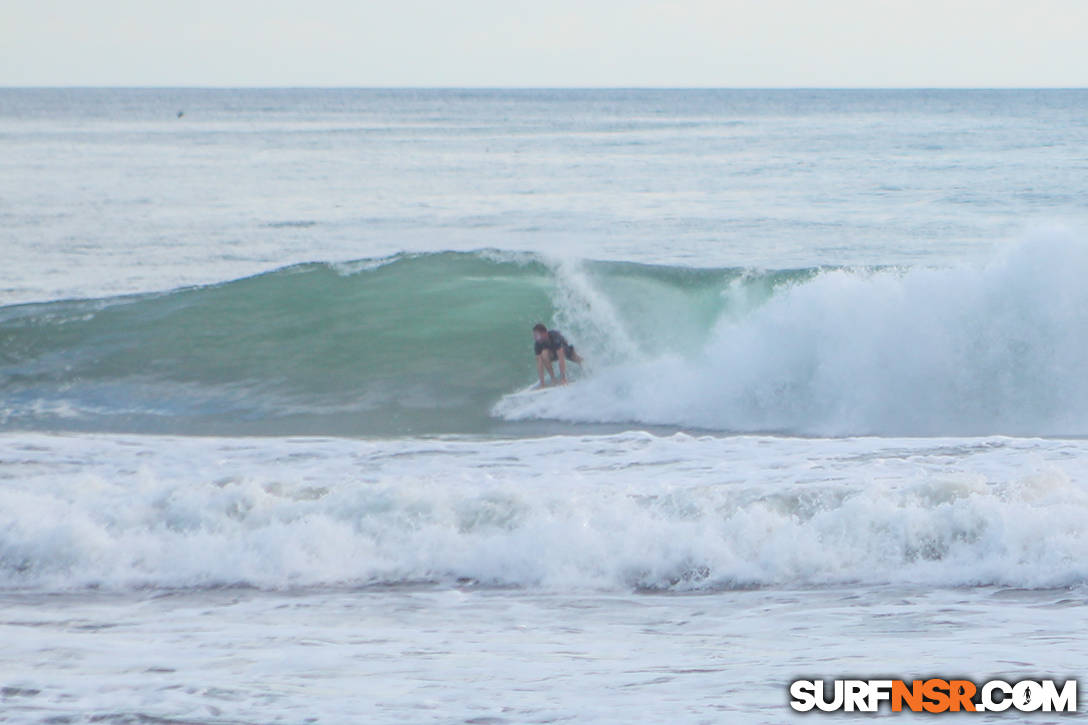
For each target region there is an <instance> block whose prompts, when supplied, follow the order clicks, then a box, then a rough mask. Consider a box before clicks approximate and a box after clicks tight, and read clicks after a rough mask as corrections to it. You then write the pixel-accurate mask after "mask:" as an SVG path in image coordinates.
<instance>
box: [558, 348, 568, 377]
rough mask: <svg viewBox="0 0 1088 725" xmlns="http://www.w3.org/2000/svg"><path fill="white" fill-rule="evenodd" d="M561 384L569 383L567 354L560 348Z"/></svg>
mask: <svg viewBox="0 0 1088 725" xmlns="http://www.w3.org/2000/svg"><path fill="white" fill-rule="evenodd" d="M558 354H559V382H561V383H565V382H567V353H566V352H565V351H564V350H563V348H559V352H558Z"/></svg>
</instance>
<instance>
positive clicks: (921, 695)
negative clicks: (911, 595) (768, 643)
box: [790, 678, 1077, 713]
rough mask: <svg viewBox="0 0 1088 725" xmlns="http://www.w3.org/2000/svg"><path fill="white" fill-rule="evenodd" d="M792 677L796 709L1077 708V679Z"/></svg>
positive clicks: (1064, 709)
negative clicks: (977, 680)
mask: <svg viewBox="0 0 1088 725" xmlns="http://www.w3.org/2000/svg"><path fill="white" fill-rule="evenodd" d="M826 685H827V683H825V682H824V681H823V680H794V681H793V682H792V683H790V707H792V708H793V709H794V710H796V711H797V712H810V711H813V710H817V711H821V712H836V711H843V712H877V711H879V710H880V708H881V705H884V704H887V706H888V707H890V709H891V711H892V712H902V711H904V710H907V711H910V712H929V713H942V712H1004V711H1006V710H1010V709H1011V710H1014V711H1017V712H1037V711H1038V712H1076V711H1077V681H1076V680H1066V681H1065V682H1063V683H1062V684H1061V685H1060V686H1059V685H1058V683H1057V681H1056V680H1020V681H1019V682H1006V681H1004V680H990V681H988V682H984V683H982V684H981V685H978V684H975V683H974V682H972V681H971V680H951V679H949V680H945V679H940V678H930V679H927V680H911V681H909V682H908V681H906V680H835V681H834V682H833V683H831V686H830V687H828V686H826Z"/></svg>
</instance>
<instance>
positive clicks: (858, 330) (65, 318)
mask: <svg viewBox="0 0 1088 725" xmlns="http://www.w3.org/2000/svg"><path fill="white" fill-rule="evenodd" d="M178 111H184V113H183V114H181V115H179V114H178ZM1085 111H1088V94H1086V93H1085V92H1083V91H1057V90H1055V91H1030V90H1025V91H621V90H615V91H561V90H553V91H518V90H510V91H503V90H494V91H407V90H406V91H397V90H355V91H353V90H324V91H319V90H265V91H251V90H199V89H190V90H169V89H161V90H157V89H145V90H109V89H99V90H89V89H53V90H45V89H5V90H0V151H2V152H0V158H2V159H3V162H0V163H2V168H3V169H4V171H3V173H2V174H0V199H2V201H0V222H2V223H0V247H2V249H3V252H4V258H5V262H6V264H4V265H2V266H0V632H2V637H3V642H4V644H5V647H4V648H3V653H2V654H0V704H2V711H0V719H2V720H4V721H5V722H19V723H22V722H26V723H44V722H66V723H83V722H88V723H89V722H106V723H136V722H162V723H243V722H247V723H248V722H252V723H258V722H259V723H269V722H301V721H311V722H329V723H339V722H374V723H383V722H390V723H392V722H398V723H399V722H434V723H521V722H555V721H574V722H616V723H621V722H622V723H630V722H658V721H661V720H665V719H668V720H674V721H678V722H684V723H688V722H690V723H701V722H726V723H781V722H792V721H794V720H797V721H801V720H803V719H805V716H800V715H797V714H794V713H793V712H792V711H791V710H790V708H789V706H788V695H787V690H788V684H789V682H790V681H792V680H794V679H797V678H813V677H815V678H820V677H823V678H827V679H833V678H841V677H873V678H880V677H895V678H899V677H901V678H904V679H908V680H909V679H912V678H915V677H928V676H963V677H967V678H969V679H972V680H975V681H976V682H978V681H984V680H988V679H993V678H1001V679H1006V680H1010V681H1015V680H1017V679H1023V678H1034V679H1038V678H1055V679H1059V680H1064V679H1065V678H1068V677H1079V676H1080V674H1081V672H1082V671H1083V670H1084V668H1085V665H1086V663H1088V646H1086V645H1085V642H1088V636H1086V635H1088V631H1085V622H1086V621H1088V618H1085V616H1084V612H1085V606H1086V605H1088V596H1086V593H1088V564H1086V563H1085V562H1086V561H1088V529H1086V527H1085V523H1084V522H1085V520H1086V515H1088V464H1086V461H1088V442H1086V438H1088V384H1086V383H1085V382H1084V375H1083V370H1084V361H1085V360H1086V359H1088V348H1086V344H1088V343H1085V341H1084V340H1085V336H1084V335H1083V334H1082V333H1083V331H1084V330H1085V329H1088V292H1086V291H1085V290H1086V287H1085V285H1084V280H1085V279H1088V215H1086V214H1085V209H1086V208H1088V187H1086V185H1085V182H1084V179H1085V178H1088V177H1086V176H1085V173H1084V172H1085V171H1088V159H1086V157H1085V155H1084V149H1085V148H1088V122H1086V121H1085V119H1086V118H1088V114H1086V113H1085ZM536 322H544V323H545V324H547V325H549V326H550V327H556V328H558V329H560V330H562V331H563V332H564V334H565V335H566V336H567V337H568V338H569V339H570V340H571V341H572V342H574V343H575V344H576V345H577V347H578V350H579V351H580V352H581V353H582V355H583V356H585V358H586V364H585V365H584V366H582V367H581V368H577V367H574V366H572V368H573V372H572V374H573V376H574V384H572V385H570V386H568V387H563V388H556V389H554V390H549V391H545V392H543V393H538V394H534V395H530V396H526V395H518V394H516V393H517V391H519V390H522V389H523V388H525V387H526V386H527V385H529V384H530V383H532V382H533V381H534V379H535V375H536V372H535V365H534V363H533V360H532V354H531V342H532V340H531V335H530V328H531V327H532V325H533V324H534V323H536ZM809 717H813V716H809ZM815 717H821V718H823V719H827V720H829V721H833V722H834V721H853V720H855V719H856V717H857V716H852V717H851V716H847V715H838V716H835V715H831V716H828V715H823V716H815ZM896 717H899V718H905V719H907V720H913V719H917V718H912V717H911V716H909V715H901V714H897V715H896ZM1016 717H1017V716H1016V715H1010V714H1008V713H1005V714H1001V713H990V714H988V715H982V716H975V718H974V719H975V720H977V721H979V722H999V721H1012V720H1013V719H1015V718H1016ZM1068 719H1070V718H1069V716H1063V717H1061V718H1058V717H1052V716H1049V715H1046V714H1041V713H1037V714H1035V715H1033V716H1031V721H1032V722H1040V723H1043V722H1059V721H1063V722H1064V721H1066V720H1068Z"/></svg>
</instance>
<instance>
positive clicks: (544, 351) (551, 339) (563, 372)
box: [533, 322, 582, 388]
mask: <svg viewBox="0 0 1088 725" xmlns="http://www.w3.org/2000/svg"><path fill="white" fill-rule="evenodd" d="M533 350H534V352H535V354H536V371H537V374H538V375H540V387H542V388H543V387H547V385H548V384H547V383H545V382H544V371H545V370H547V371H548V375H550V376H551V379H552V384H553V385H554V384H556V379H555V370H554V369H553V368H552V362H554V361H555V360H558V361H559V380H558V384H559V385H566V384H567V360H570V361H571V362H576V363H578V364H579V365H581V364H582V356H581V355H579V354H578V353H577V352H575V351H574V345H571V344H570V343H568V342H567V338H565V337H563V333H561V332H560V331H559V330H549V329H548V328H547V327H545V326H544V325H542V324H540V323H539V322H538V323H537V324H535V325H533Z"/></svg>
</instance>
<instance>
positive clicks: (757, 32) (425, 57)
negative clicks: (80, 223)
mask: <svg viewBox="0 0 1088 725" xmlns="http://www.w3.org/2000/svg"><path fill="white" fill-rule="evenodd" d="M1086 38H1088V0H671V1H670V0H646V1H643V0H454V1H451V0H445V1H442V0H297V1H288V0H210V1H209V0H186V1H185V2H177V1H175V0H0V86H385V87H388V86H423V87H431V86H461V87H464V86H474V87H475V86H484V87H491V86H501V87H509V86H525V87H540V86H548V87H587V86H588V87H602V86H604V87H614V86H623V87H764V88H766V87H893V88H894V87H1084V86H1088V41H1086Z"/></svg>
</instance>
